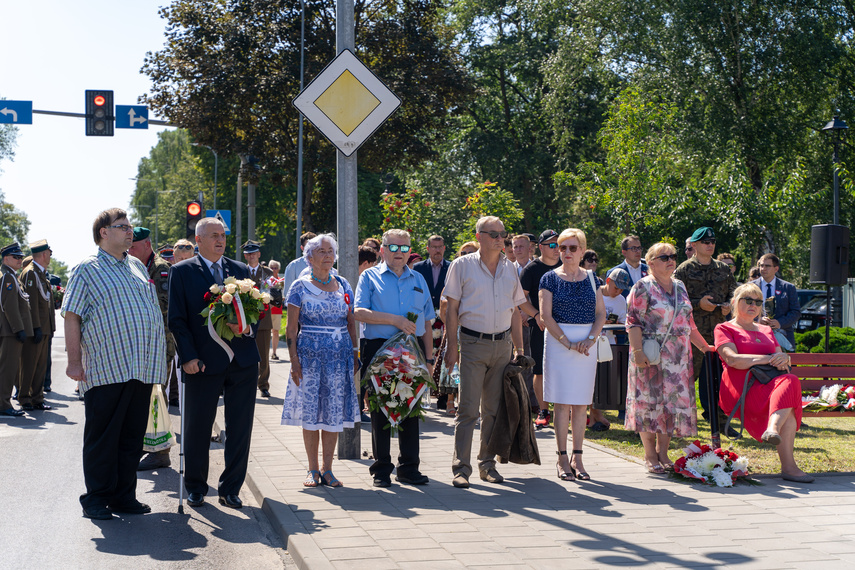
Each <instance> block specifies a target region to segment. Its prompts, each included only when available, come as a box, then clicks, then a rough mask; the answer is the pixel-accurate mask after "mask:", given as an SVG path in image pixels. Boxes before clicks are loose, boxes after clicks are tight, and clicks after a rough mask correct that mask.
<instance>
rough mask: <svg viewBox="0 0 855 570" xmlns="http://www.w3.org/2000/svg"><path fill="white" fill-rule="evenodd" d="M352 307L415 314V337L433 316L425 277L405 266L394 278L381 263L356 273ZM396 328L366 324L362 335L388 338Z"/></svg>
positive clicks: (422, 331)
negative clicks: (354, 295) (416, 318)
mask: <svg viewBox="0 0 855 570" xmlns="http://www.w3.org/2000/svg"><path fill="white" fill-rule="evenodd" d="M354 307H355V308H357V309H369V310H371V311H378V312H381V313H390V314H393V315H401V316H404V317H405V316H407V313H416V314H417V315H418V316H419V318H418V320H417V321H416V336H421V335H423V334H425V320H430V319H434V318H436V313H435V312H434V310H433V301H431V298H430V292H429V291H428V286H427V282H426V281H425V278H424V277H422V276H421V274H419V273H416V272H415V271H412V270H411V269H410V268H409V267H407V266H404V271H403V273H401V276H400V277H398V276H397V275H395V272H394V271H392V270H391V269H389V267H388V266H387V265H386V263H384V262H380V263H379V264H378V265H375V266H374V267H371V268H369V269H366V270H365V271H363V272H362V275H360V276H359V283H358V284H357V285H356V302H355V303H354ZM400 330H401V329H399V328H398V327H396V326H393V325H374V324H368V323H366V324H365V334H364V337H365V338H369V339H371V338H389V337H391V336H392V335H394V334H395V333H397V332H399V331H400Z"/></svg>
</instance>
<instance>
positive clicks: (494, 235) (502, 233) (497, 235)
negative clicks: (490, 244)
mask: <svg viewBox="0 0 855 570" xmlns="http://www.w3.org/2000/svg"><path fill="white" fill-rule="evenodd" d="M478 233H480V234H487V235H488V236H490V237H491V238H492V239H496V238H506V237H508V232H507V231H505V230H502V231H500V232H478Z"/></svg>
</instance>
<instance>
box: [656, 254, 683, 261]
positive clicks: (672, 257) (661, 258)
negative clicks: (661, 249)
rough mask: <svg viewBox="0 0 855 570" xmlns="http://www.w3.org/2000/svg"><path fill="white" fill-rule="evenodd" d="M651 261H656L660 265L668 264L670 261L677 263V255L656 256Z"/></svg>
mask: <svg viewBox="0 0 855 570" xmlns="http://www.w3.org/2000/svg"><path fill="white" fill-rule="evenodd" d="M653 259H658V260H659V261H661V262H662V263H668V262H669V261H672V260H673V261H677V254H676V253H671V254H667V255H657V256H656V257H654V258H653Z"/></svg>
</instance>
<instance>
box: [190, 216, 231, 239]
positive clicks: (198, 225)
mask: <svg viewBox="0 0 855 570" xmlns="http://www.w3.org/2000/svg"><path fill="white" fill-rule="evenodd" d="M211 224H219V225H220V227H222V228H223V230H225V229H226V226H225V225H224V224H223V222H221V221H220V220H218V219H217V218H202V219H201V220H199V221H198V222H196V236H197V237H198V236H200V235H202V230H203V229H204V228H206V227H208V226H210V225H211Z"/></svg>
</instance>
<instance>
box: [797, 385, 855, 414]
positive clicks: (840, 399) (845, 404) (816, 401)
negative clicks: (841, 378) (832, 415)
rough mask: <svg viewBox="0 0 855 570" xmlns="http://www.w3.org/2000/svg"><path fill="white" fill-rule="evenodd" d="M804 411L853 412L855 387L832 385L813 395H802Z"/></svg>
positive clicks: (854, 409) (854, 408)
mask: <svg viewBox="0 0 855 570" xmlns="http://www.w3.org/2000/svg"><path fill="white" fill-rule="evenodd" d="M802 409H803V410H805V411H808V412H853V411H855V386H853V385H851V384H847V385H844V384H832V385H831V386H823V387H822V388H821V389H820V390H819V391H818V392H814V393H813V394H810V395H802Z"/></svg>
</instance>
